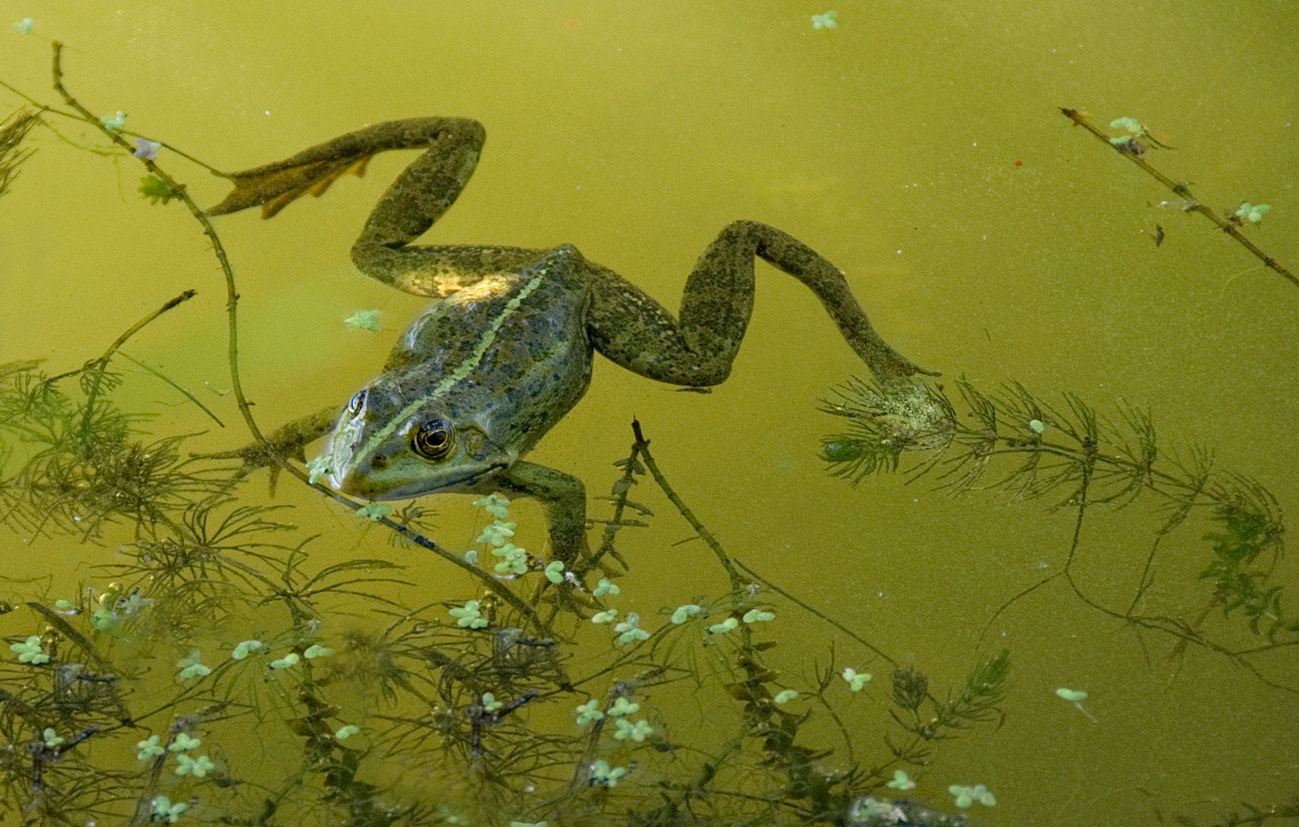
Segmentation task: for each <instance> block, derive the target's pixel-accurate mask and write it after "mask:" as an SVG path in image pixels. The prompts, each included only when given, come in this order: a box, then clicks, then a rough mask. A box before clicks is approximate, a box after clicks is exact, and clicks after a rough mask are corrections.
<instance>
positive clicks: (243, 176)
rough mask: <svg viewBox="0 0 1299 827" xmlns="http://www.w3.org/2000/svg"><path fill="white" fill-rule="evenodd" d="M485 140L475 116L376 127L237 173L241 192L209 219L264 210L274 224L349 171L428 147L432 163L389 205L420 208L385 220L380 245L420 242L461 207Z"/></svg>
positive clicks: (401, 185) (406, 181)
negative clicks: (392, 153) (393, 152)
mask: <svg viewBox="0 0 1299 827" xmlns="http://www.w3.org/2000/svg"><path fill="white" fill-rule="evenodd" d="M483 139H484V133H483V128H482V125H481V124H479V123H478V122H477V121H474V120H471V119H469V118H436V117H434V118H409V119H407V120H401V121H386V122H384V123H377V124H372V125H371V126H367V127H365V128H364V129H358V130H357V131H355V132H349V133H348V134H346V135H341V136H339V137H337V138H334V139H333V140H330V141H326V142H324V143H322V144H317V145H316V146H313V147H311V148H309V149H305V150H303V151H302V152H299V153H298V154H296V155H294V156H292V157H290V158H286V159H284V160H283V161H277V162H276V163H273V164H266V165H264V166H260V167H254V168H253V169H247V170H244V171H242V172H236V173H234V174H233V175H231V176H230V177H231V178H232V179H233V180H234V183H235V188H234V190H233V191H231V193H230V194H229V195H227V196H226V197H225V200H224V201H222V202H221V203H220V204H217V205H216V206H214V207H212V208H211V209H209V210H208V214H209V215H225V214H226V213H232V212H238V211H239V210H243V209H247V208H248V207H256V206H260V207H261V208H262V217H263V218H270V217H271V216H273V215H275V214H276V213H277V212H279V211H280V210H282V209H284V208H285V207H286V206H288V205H289V204H291V203H292V202H293V201H296V200H297V199H298V198H301V197H302V196H303V195H306V194H307V193H311V194H312V195H321V194H322V193H324V192H325V190H327V189H329V185H330V184H332V183H334V182H335V181H337V180H338V179H339V178H341V177H342V176H343V175H346V174H347V173H348V172H355V173H356V174H357V175H362V174H364V173H365V167H366V164H367V163H368V162H369V160H370V158H372V157H374V156H375V155H377V154H378V153H380V152H385V151H387V150H390V149H426V150H429V152H427V153H426V156H428V157H426V158H425V159H423V160H417V161H416V162H415V163H413V164H412V165H411V167H410V168H409V169H408V171H407V174H404V175H403V176H401V177H399V178H398V181H397V182H396V183H395V184H394V185H393V188H392V189H391V190H390V191H389V195H388V198H390V199H391V198H393V197H394V196H395V197H396V199H397V200H398V201H402V199H403V197H405V198H407V199H413V201H415V202H418V203H413V204H405V203H402V204H398V205H397V206H398V207H399V208H400V209H399V210H398V211H397V214H396V215H395V216H393V217H389V216H385V217H384V226H383V227H382V232H380V233H378V234H379V235H384V236H385V237H384V238H378V239H376V240H377V241H378V242H379V243H388V242H390V241H391V239H390V238H387V237H386V236H387V235H392V234H393V233H394V232H395V233H396V234H398V235H402V236H410V237H412V238H413V237H414V236H417V235H419V234H420V233H422V232H423V231H424V230H426V229H428V227H429V225H430V224H431V223H432V222H433V221H434V220H436V219H437V217H438V216H439V215H441V214H442V212H443V211H445V209H446V208H447V207H449V206H450V205H451V202H453V201H455V199H456V196H457V195H458V194H459V192H460V190H461V188H463V187H464V184H465V182H466V181H467V180H468V178H469V176H470V174H471V173H472V172H473V168H474V165H475V164H476V163H477V160H478V152H479V150H481V148H482V144H483ZM411 170H413V171H414V172H413V174H412V173H411ZM408 191H410V192H408ZM420 191H424V192H420ZM424 202H428V203H424ZM416 216H418V218H416ZM424 218H427V219H428V220H427V221H424V220H422V219H424ZM412 222H413V223H412ZM388 224H391V225H392V228H389V227H388ZM407 225H410V226H407ZM412 233H413V234H412ZM406 240H409V238H407V239H406Z"/></svg>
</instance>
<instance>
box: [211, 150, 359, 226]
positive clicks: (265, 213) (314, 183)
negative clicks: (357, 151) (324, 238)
mask: <svg viewBox="0 0 1299 827" xmlns="http://www.w3.org/2000/svg"><path fill="white" fill-rule="evenodd" d="M373 154H374V153H369V154H366V155H362V156H360V157H359V158H356V157H340V158H322V159H318V160H305V161H301V162H297V163H295V162H294V159H293V158H290V159H289V160H287V161H283V162H281V163H279V164H269V165H267V166H264V167H257V168H255V169H249V170H244V171H243V172H236V173H234V174H233V175H232V176H231V177H232V179H233V180H234V182H235V188H234V189H233V190H231V192H230V194H229V195H227V196H226V197H225V200H224V201H222V202H221V203H220V204H217V205H216V206H215V207H212V208H211V209H209V210H208V211H207V212H208V215H225V214H226V213H232V212H238V211H239V210H243V209H247V208H248V207H256V206H259V205H260V206H261V208H262V218H270V217H272V216H273V215H275V214H276V213H278V212H279V211H280V210H282V209H284V208H285V207H287V206H288V205H289V204H291V203H293V202H294V201H296V200H298V199H299V198H301V197H302V196H304V195H306V194H307V193H311V195H313V196H316V197H319V196H321V195H324V194H325V191H326V190H328V189H329V185H330V184H332V183H334V182H335V181H337V180H338V179H339V178H342V177H343V176H344V175H346V174H347V173H348V172H352V173H354V174H356V176H357V177H360V176H362V175H365V167H366V165H367V164H368V163H369V162H370V158H371V157H372V156H373Z"/></svg>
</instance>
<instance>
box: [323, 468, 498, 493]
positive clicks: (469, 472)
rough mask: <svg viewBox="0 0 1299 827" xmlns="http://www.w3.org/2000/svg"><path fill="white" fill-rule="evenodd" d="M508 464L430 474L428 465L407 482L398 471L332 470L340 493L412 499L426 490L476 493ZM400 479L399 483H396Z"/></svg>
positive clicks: (332, 479)
mask: <svg viewBox="0 0 1299 827" xmlns="http://www.w3.org/2000/svg"><path fill="white" fill-rule="evenodd" d="M506 467H507V466H506V465H504V464H491V465H486V466H480V467H476V468H462V469H458V470H457V471H455V472H453V473H441V474H436V475H429V474H428V473H427V469H424V470H425V473H424V474H423V475H422V476H421V475H414V476H413V477H412V478H410V479H409V481H407V482H404V483H403V482H396V480H394V479H393V476H394V475H388V474H385V475H382V477H383V478H381V477H379V476H375V475H366V474H357V473H346V472H345V473H342V474H339V473H332V474H330V475H329V485H330V487H331V488H333V489H334V490H335V491H337V492H339V493H340V494H347V495H348V496H351V497H358V498H360V499H366V500H409V499H414V498H415V497H422V496H424V495H426V494H474V493H478V488H479V486H480V485H481V484H482V483H483V481H484V480H485V479H487V478H488V477H492V476H495V475H496V474H498V473H500V472H501V471H504V470H505V468H506ZM394 483H396V484H394Z"/></svg>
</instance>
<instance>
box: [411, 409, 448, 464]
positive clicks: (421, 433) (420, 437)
mask: <svg viewBox="0 0 1299 827" xmlns="http://www.w3.org/2000/svg"><path fill="white" fill-rule="evenodd" d="M410 444H411V447H412V448H414V449H415V453H417V454H419V455H420V456H422V457H423V458H424V459H427V460H432V461H434V462H437V461H438V460H442V459H446V458H447V455H448V454H450V453H451V446H452V445H454V444H455V431H453V430H452V429H451V423H449V422H447V421H446V420H444V419H430V420H429V421H427V422H425V423H424V424H422V425H420V426H419V427H418V428H416V429H415V435H414V436H413V437H411V441H410Z"/></svg>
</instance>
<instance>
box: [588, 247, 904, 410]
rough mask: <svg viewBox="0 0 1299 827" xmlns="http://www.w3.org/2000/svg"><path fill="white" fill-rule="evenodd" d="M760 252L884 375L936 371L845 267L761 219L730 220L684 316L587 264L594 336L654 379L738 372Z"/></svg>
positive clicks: (685, 298) (698, 268)
mask: <svg viewBox="0 0 1299 827" xmlns="http://www.w3.org/2000/svg"><path fill="white" fill-rule="evenodd" d="M755 257H756V258H761V259H764V260H765V261H768V262H770V263H771V264H773V265H775V266H776V267H779V268H780V269H781V270H783V271H785V272H786V273H789V274H790V275H791V276H793V277H795V278H796V279H798V280H799V281H801V282H803V284H805V285H807V286H808V287H809V288H811V290H812V292H813V293H815V294H816V296H817V298H818V299H820V300H821V304H822V305H824V306H825V309H826V310H827V311H828V312H829V314H830V317H831V318H833V319H834V321H835V323H836V324H837V325H838V327H839V330H840V332H841V333H842V334H843V337H844V339H846V340H847V342H848V344H849V345H850V346H851V347H852V349H853V350H854V351H856V353H857V355H858V356H860V357H861V358H862V360H863V361H865V362H866V365H867V366H868V367H869V368H870V369H871V371H872V372H873V373H874V374H875V376H876V377H877V378H878V379H879V380H880V381H884V382H888V381H894V380H897V379H899V378H902V377H906V376H910V375H912V374H915V373H925V372H927V371H923V370H922V369H921V368H919V367H917V366H916V365H914V364H913V363H912V362H911V361H910V360H908V359H907V358H906V357H904V356H902V355H901V354H899V353H898V352H897V351H895V350H894V349H893V348H892V347H890V346H889V345H888V344H887V343H886V342H885V341H884V340H883V339H881V338H880V337H879V334H878V333H876V332H875V329H874V328H873V327H871V324H870V321H869V320H868V319H867V317H866V313H865V311H863V310H862V308H861V305H860V304H858V303H857V299H856V297H854V296H853V294H852V291H851V290H849V289H848V282H847V281H846V280H845V278H844V274H843V271H842V270H840V269H839V268H837V267H835V266H834V265H833V264H831V263H830V262H829V261H827V260H826V259H824V258H822V257H821V256H820V255H818V254H817V253H816V251H815V250H813V249H811V248H810V247H808V246H807V245H806V244H803V243H802V242H800V241H799V240H797V239H796V238H794V237H792V236H790V235H789V234H787V233H784V232H782V231H780V230H778V229H776V228H775V227H771V226H768V225H766V224H760V223H758V222H756V221H736V222H734V223H732V224H729V225H727V227H726V228H725V229H723V230H722V232H721V233H720V234H719V235H718V236H717V239H716V240H715V241H714V242H713V243H712V244H710V245H709V246H708V249H706V250H705V251H704V253H703V255H702V256H700V257H699V261H698V262H697V263H696V264H695V268H694V270H692V271H691V273H690V277H689V278H688V279H687V280H686V287H685V290H684V292H683V294H682V296H681V314H680V319H679V321H678V320H676V319H673V318H672V315H671V314H670V313H668V311H667V310H665V309H664V308H663V307H662V306H661V305H659V304H658V303H657V302H655V301H654V300H653V299H652V298H650V297H649V296H647V295H645V294H644V293H642V292H641V291H640V290H638V289H636V288H635V287H633V286H632V285H631V284H630V283H628V282H627V281H625V280H624V279H622V278H621V277H620V276H618V275H617V274H615V273H613V272H612V271H610V270H608V269H606V268H604V267H600V266H599V265H593V264H592V265H588V268H589V273H590V276H591V281H592V284H593V290H592V304H591V309H590V311H589V312H588V314H587V321H588V327H589V330H590V336H591V340H592V342H593V343H594V344H595V346H596V348H597V349H598V350H599V351H600V352H601V353H603V354H604V355H605V356H606V357H608V358H609V359H611V360H612V361H614V362H616V363H617V364H620V365H622V366H623V367H626V368H628V369H629V370H633V371H635V372H637V373H639V374H641V375H643V376H647V377H649V378H651V379H657V380H659V381H662V382H670V383H673V384H677V385H687V386H695V387H698V386H706V385H716V384H718V383H720V382H721V381H722V380H724V379H725V378H726V377H727V375H729V374H730V372H731V363H732V361H734V359H735V354H736V352H737V351H738V350H739V347H740V340H741V339H742V338H743V337H744V331H745V328H746V327H747V326H748V324H749V317H750V315H751V313H752V311H753V290H754V279H753V262H754V258H755Z"/></svg>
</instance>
